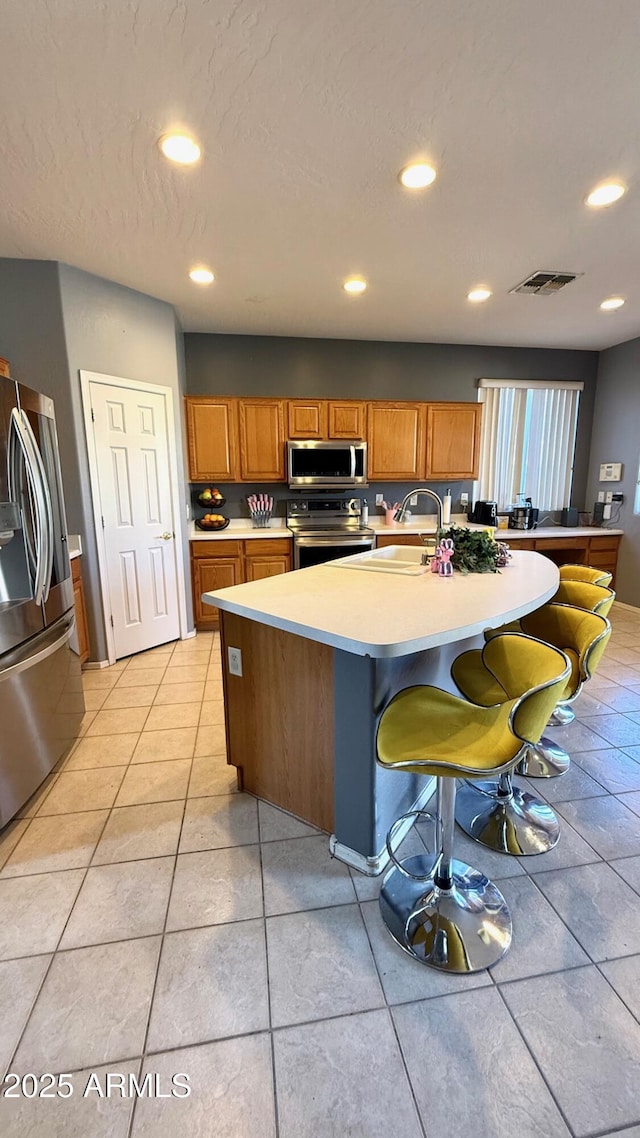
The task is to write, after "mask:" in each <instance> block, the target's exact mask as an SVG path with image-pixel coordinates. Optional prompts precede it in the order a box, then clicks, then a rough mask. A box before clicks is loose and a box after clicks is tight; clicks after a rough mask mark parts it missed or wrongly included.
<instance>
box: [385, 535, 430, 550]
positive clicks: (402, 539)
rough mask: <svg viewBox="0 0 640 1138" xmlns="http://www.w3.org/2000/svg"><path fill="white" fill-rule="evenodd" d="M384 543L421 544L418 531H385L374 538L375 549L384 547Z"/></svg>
mask: <svg viewBox="0 0 640 1138" xmlns="http://www.w3.org/2000/svg"><path fill="white" fill-rule="evenodd" d="M386 545H422V542H421V541H420V534H418V533H399V534H397V535H396V534H390V533H385V534H381V535H380V537H377V538H376V549H384V547H385V546H386Z"/></svg>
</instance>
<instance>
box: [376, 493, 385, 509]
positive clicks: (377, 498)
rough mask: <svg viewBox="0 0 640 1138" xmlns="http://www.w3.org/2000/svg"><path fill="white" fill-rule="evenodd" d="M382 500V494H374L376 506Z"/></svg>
mask: <svg viewBox="0 0 640 1138" xmlns="http://www.w3.org/2000/svg"><path fill="white" fill-rule="evenodd" d="M383 502H384V494H376V506H381V505H382V503H383Z"/></svg>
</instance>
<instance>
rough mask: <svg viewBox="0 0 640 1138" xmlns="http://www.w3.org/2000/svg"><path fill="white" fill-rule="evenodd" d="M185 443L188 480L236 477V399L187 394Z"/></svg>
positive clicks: (235, 479) (224, 479)
mask: <svg viewBox="0 0 640 1138" xmlns="http://www.w3.org/2000/svg"><path fill="white" fill-rule="evenodd" d="M185 405H186V415H187V444H188V449H189V480H190V481H191V482H236V481H237V479H238V400H237V399H216V398H213V397H212V398H209V397H208V396H207V397H204V396H202V397H196V396H188V397H187V399H186V400H185Z"/></svg>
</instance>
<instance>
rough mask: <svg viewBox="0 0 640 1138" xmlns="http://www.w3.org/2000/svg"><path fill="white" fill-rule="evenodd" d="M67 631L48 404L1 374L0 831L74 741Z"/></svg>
mask: <svg viewBox="0 0 640 1138" xmlns="http://www.w3.org/2000/svg"><path fill="white" fill-rule="evenodd" d="M73 630H74V611H73V585H72V581H71V567H70V564H69V555H68V550H67V528H66V522H65V514H64V501H63V496H62V482H61V478H60V461H59V454H58V440H57V435H56V425H55V417H54V410H53V402H52V400H51V399H49V398H48V397H47V396H45V395H40V394H39V393H38V392H37V391H32V390H31V389H30V388H28V387H24V386H23V385H22V384H21V383H15V382H14V381H13V380H12V379H9V378H6V377H4V376H0V827H2V826H4V825H6V823H7V822H8V821H9V819H10V818H12V817H13V816H14V814H16V812H17V811H18V810H19V809H20V807H21V806H22V805H23V804H24V803H25V802H26V800H27V799H28V798H29V797H30V795H32V794H33V793H34V791H35V790H37V788H38V786H39V785H40V783H41V782H42V781H43V779H44V778H46V776H47V775H48V774H49V771H50V770H51V768H52V767H53V766H55V764H56V762H57V761H58V759H59V758H60V757H61V756H62V755H63V753H64V752H65V751H66V750H67V749H68V748H69V746H70V745H71V743H72V742H73V740H74V739H75V738H77V736H78V732H79V728H80V722H81V720H82V715H83V713H84V697H83V694H82V677H81V673H80V661H79V658H78V656H77V654H76V653H75V652H73V651H72V649H71V646H70V644H69V638H70V636H71V634H72V632H73Z"/></svg>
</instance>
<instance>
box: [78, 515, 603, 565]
mask: <svg viewBox="0 0 640 1138" xmlns="http://www.w3.org/2000/svg"><path fill="white" fill-rule="evenodd" d="M368 524H369V526H370V528H371V529H372V530H374V532H375V533H376V535H377V534H385V535H387V534H401V533H409V534H416V535H417V534H420V533H435V530H436V516H435V514H414V515H413V516H412V518H411V520H410V521H409V522H401V523H400V524H399V525H395V526H389V525H387V524H386V522H385V519H384V517H381V516H380V515H378V514H373V515H371V514H370V515H369V522H368ZM451 524H452V525H454V526H468V528H469V529H486V528H487V527H486V526H481V525H476V524H475V523H474V522H467V515H466V514H454V515H453V517H452V519H451ZM622 533H623V530H621V529H603V528H598V527H596V526H571V527H568V526H540V528H539V529H534V530H530V529H497V530H496V532H495V536H496V539H497V540H498V541H506V542H507V543H511V542H512V541H530V540H531V539H532V538H536V537H586V536H589V537H605V536H607V535H609V536H611V535H613V536H618V537H619V536H620V535H621V534H622ZM292 536H293V535H292V533H291V530H290V529H287V526H286V525H285V520H284V518H272V519H271V523H270V524H269V526H268V527H267V528H266V529H256V528H255V527H254V526H253V524H252V522H251V519H250V518H231V520H230V522H229V525H228V526H227V527H226V529H223V530H213V531H209V532H206V531H205V530H200V529H197V527H196V524H195V522H190V524H189V541H224V540H225V538H226V540H227V541H229V540H231V541H246V540H247V539H249V538H265V537H271V538H273V537H285V538H290V537H292ZM69 542H71V538H69ZM69 555H70V556H71V553H70V554H69Z"/></svg>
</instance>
